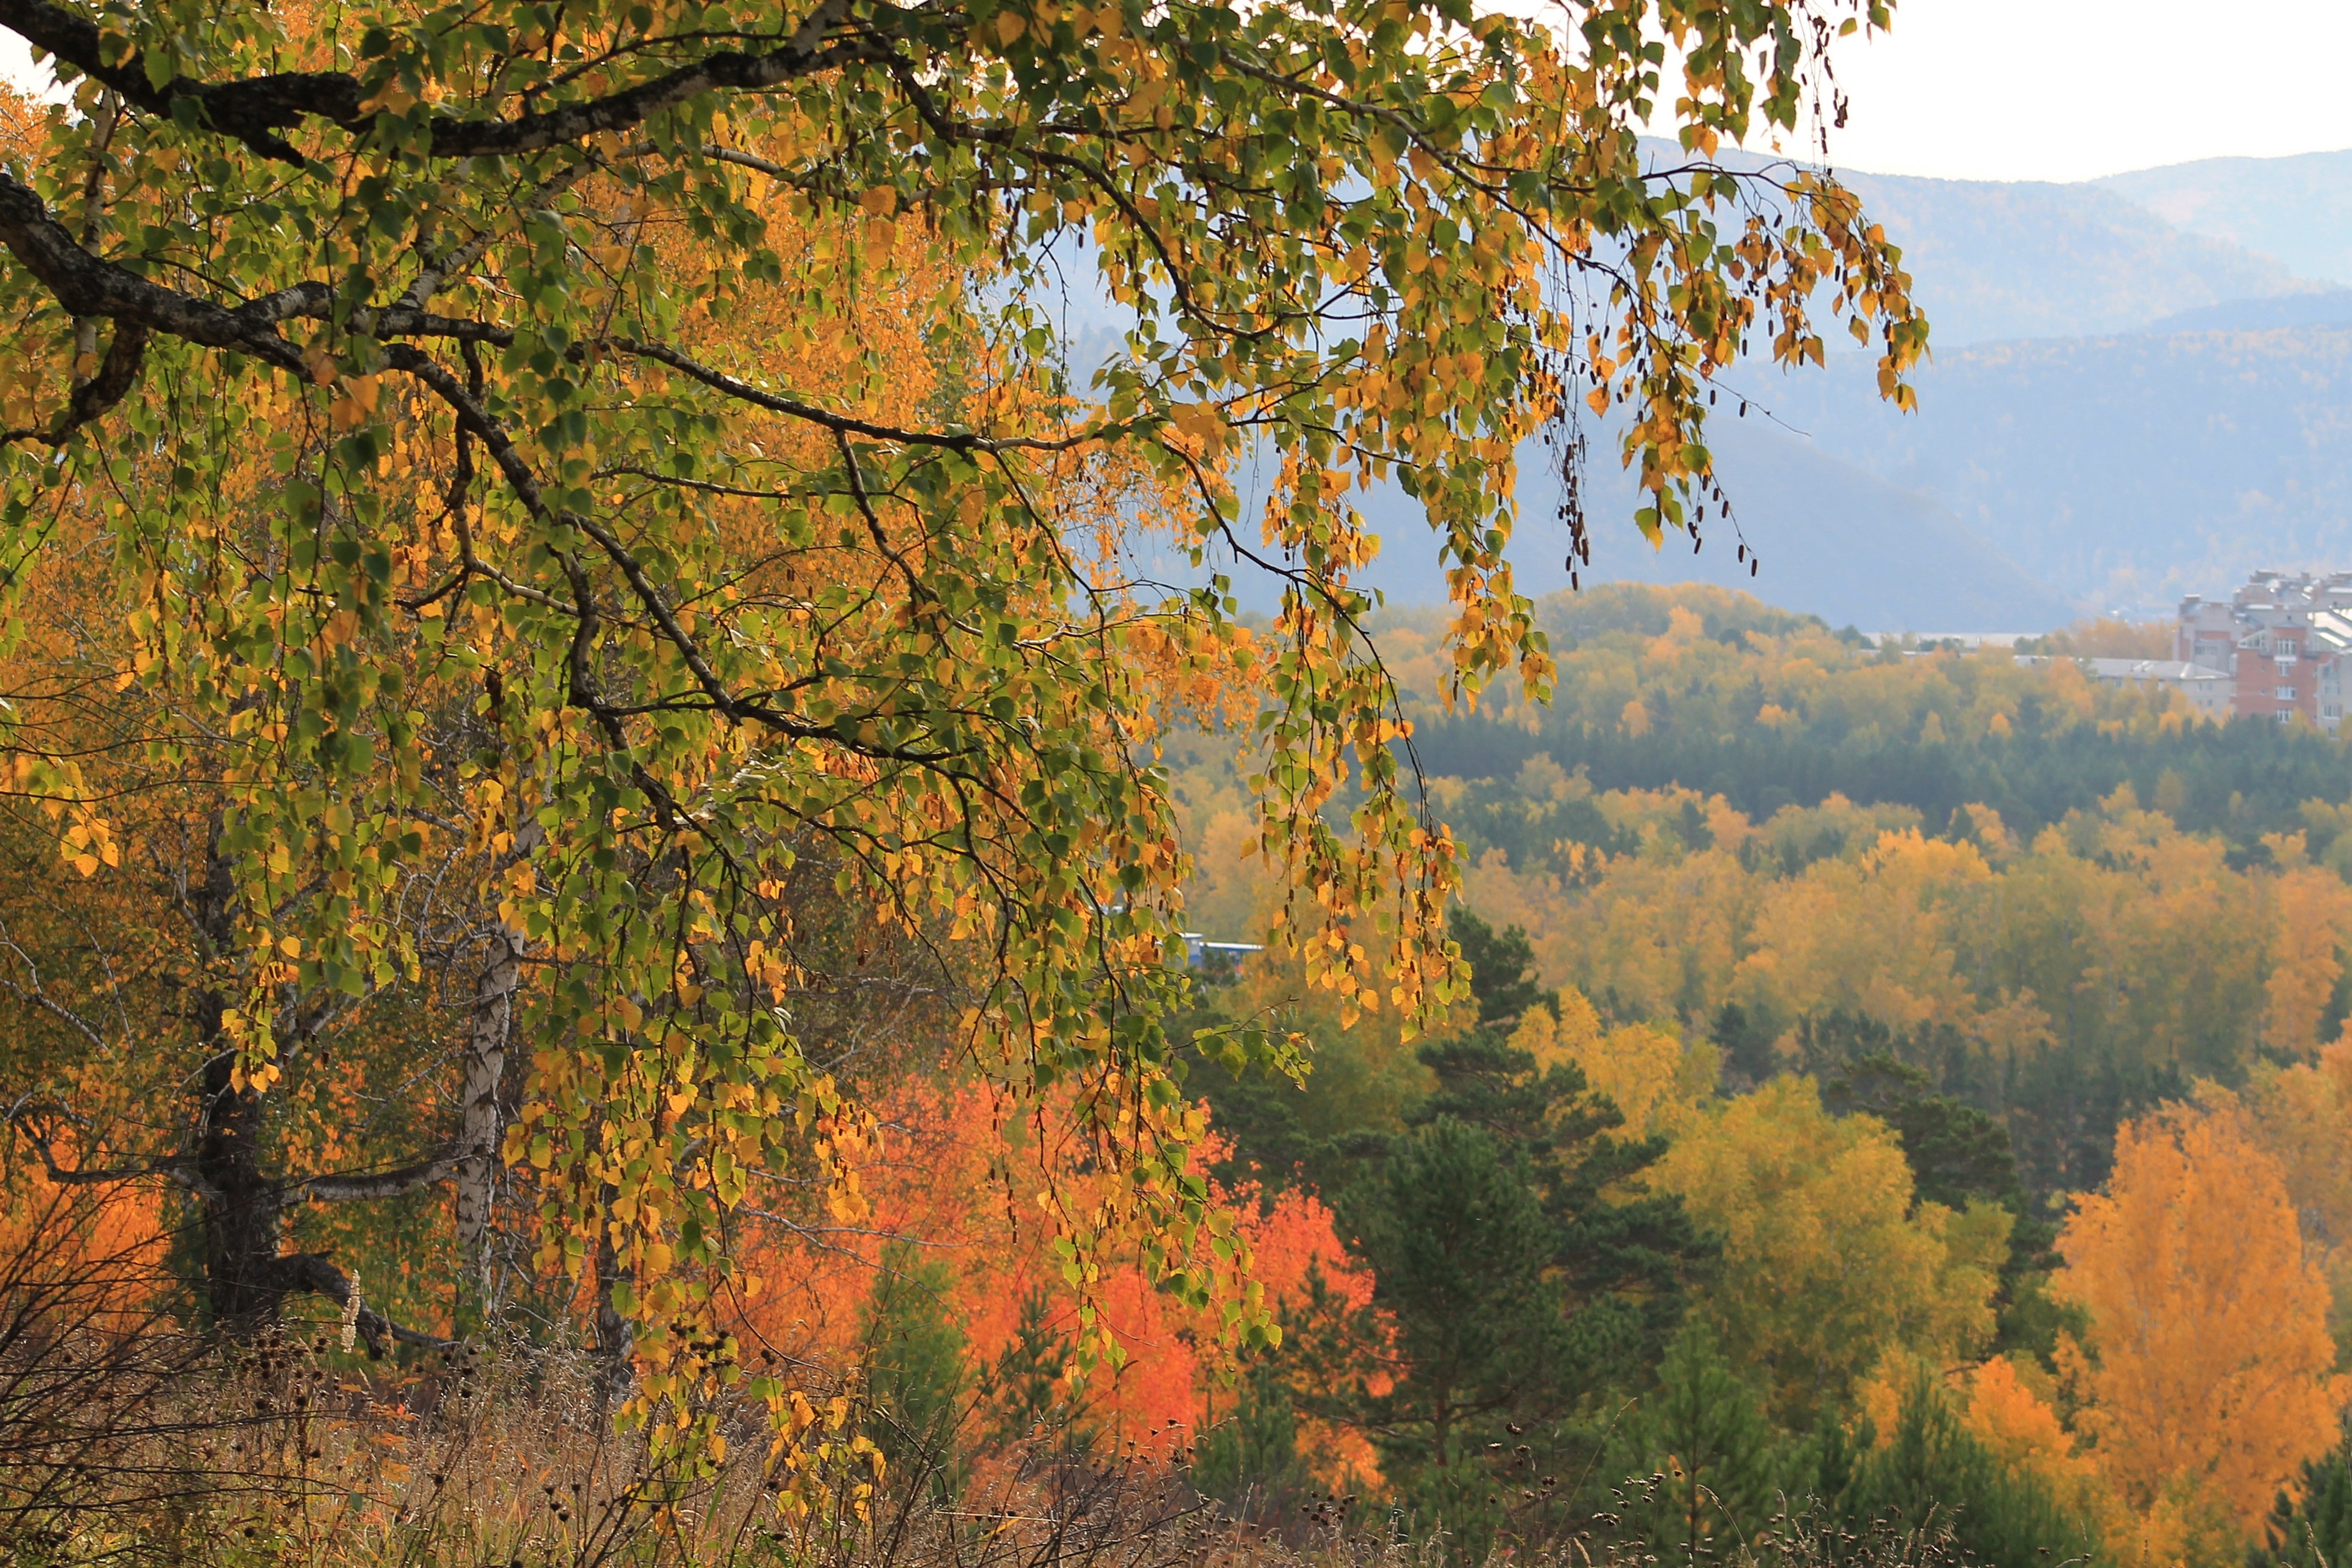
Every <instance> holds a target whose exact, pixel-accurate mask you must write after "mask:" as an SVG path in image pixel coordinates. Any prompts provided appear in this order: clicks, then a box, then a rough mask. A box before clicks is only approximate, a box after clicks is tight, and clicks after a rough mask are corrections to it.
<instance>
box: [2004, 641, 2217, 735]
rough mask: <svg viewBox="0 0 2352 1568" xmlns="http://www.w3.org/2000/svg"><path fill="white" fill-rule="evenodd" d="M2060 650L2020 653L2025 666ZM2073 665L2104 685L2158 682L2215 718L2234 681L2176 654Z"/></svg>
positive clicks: (2197, 711) (2205, 716)
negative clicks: (2174, 656) (2170, 656)
mask: <svg viewBox="0 0 2352 1568" xmlns="http://www.w3.org/2000/svg"><path fill="white" fill-rule="evenodd" d="M2065 657H2067V656H2065V655H2063V654H2046V653H2021V654H2019V655H2018V656H2017V662H2018V663H2020V664H2021V665H2024V666H2025V667H2027V668H2032V667H2033V666H2035V665H2042V664H2049V663H2052V662H2053V661H2054V660H2055V659H2058V658H2065ZM2073 662H2074V666H2075V667H2076V668H2079V669H2080V670H2082V672H2083V673H2084V675H2087V676H2089V677H2090V678H2091V679H2093V680H2095V681H2098V682H2099V683H2100V684H2101V685H2104V686H2159V687H2162V688H2164V689H2166V690H2168V691H2178V692H2179V693H2180V694H2181V696H2183V697H2185V698H2187V699H2188V700H2189V711H2190V712H2191V713H2194V714H2196V715H2197V716H2198V717H2199V718H2200V719H2211V720H2213V721H2216V722H2219V721H2222V720H2225V719H2227V718H2229V716H2230V702H2231V693H2232V692H2233V691H2234V690H2235V689H2236V682H2235V680H2234V679H2232V678H2231V674H2230V672H2229V671H2228V670H2226V669H2214V668H2210V667H2209V666H2206V665H2202V664H2195V663H2191V662H2190V661H2189V660H2187V659H2178V658H2077V659H2074V661H2073Z"/></svg>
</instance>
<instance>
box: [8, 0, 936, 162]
mask: <svg viewBox="0 0 2352 1568" xmlns="http://www.w3.org/2000/svg"><path fill="white" fill-rule="evenodd" d="M877 9H878V10H880V11H882V12H883V13H884V14H885V15H892V14H895V13H894V12H893V9H892V8H891V7H887V6H881V7H877ZM848 16H849V0H823V3H822V4H820V5H818V6H817V7H816V9H815V10H814V11H812V12H810V13H809V16H808V17H807V19H806V20H805V21H803V23H802V24H801V25H800V26H799V27H797V28H795V29H794V30H793V35H792V37H789V38H787V39H786V40H784V42H783V44H782V47H779V48H775V49H771V50H768V51H766V52H764V53H758V54H752V53H744V52H741V51H739V50H720V51H719V52H717V53H715V54H712V55H709V56H707V57H705V58H702V59H699V60H697V61H695V62H694V63H692V64H690V65H684V66H680V67H678V68H676V69H674V70H669V71H666V72H664V73H663V74H661V75H659V76H656V77H654V78H652V79H649V80H646V81H643V82H639V83H638V84H637V85H636V86H635V87H631V88H625V89H621V90H620V91H618V92H614V93H611V94H608V95H606V96H604V97H603V98H596V99H591V100H587V101H585V102H582V103H570V104H564V105H562V106H561V107H559V108H555V109H550V110H542V111H541V112H538V113H534V114H525V115H522V116H520V117H519V118H517V119H514V120H472V119H464V118H459V117H457V116H453V115H436V116H434V117H433V118H432V119H431V120H430V121H427V130H428V132H429V140H428V142H427V146H428V149H429V151H430V153H431V155H432V156H434V157H436V158H480V157H511V156H513V155H515V154H517V153H538V152H544V151H546V150H547V149H549V148H551V147H557V146H562V145H565V144H568V143H572V142H580V141H583V140H584V139H585V138H587V137H590V136H595V135H599V134H601V133H603V132H613V131H626V130H631V129H633V128H635V126H638V125H640V124H643V123H644V122H645V121H647V120H649V119H651V118H652V117H654V116H655V115H656V114H659V113H661V112H662V111H663V110H667V109H671V108H675V107H676V106H677V105H678V104H681V103H685V102H687V101H688V100H692V99H695V98H698V97H700V96H702V95H703V94H705V93H709V92H715V91H730V90H731V91H738V92H761V91H765V90H767V89H771V88H775V87H780V86H782V85H783V84H784V83H785V82H788V81H792V80H794V79H798V78H801V77H804V76H811V75H814V74H815V73H817V72H819V71H824V70H830V69H833V68H835V67H836V66H844V65H849V64H852V63H854V62H856V61H857V60H860V59H880V58H886V57H887V50H885V49H884V48H883V47H882V46H881V41H880V40H879V39H878V38H877V37H874V36H872V35H870V34H865V33H860V34H856V35H852V36H850V37H844V38H838V39H831V40H830V41H828V39H829V36H830V35H831V34H832V33H833V32H834V31H835V28H837V27H839V26H842V24H843V23H845V21H847V20H848ZM0 27H5V28H6V29H8V30H9V31H10V32H12V33H15V34H16V36H17V37H21V38H23V39H24V40H25V41H26V43H28V44H31V45H32V46H33V47H35V48H37V49H42V50H45V51H47V53H49V54H51V55H53V56H55V57H56V58H58V59H59V60H61V61H63V62H64V63H65V64H67V65H68V66H71V67H72V68H74V69H76V70H78V71H80V72H81V73H82V74H83V75H85V76H88V77H89V78H90V79H92V80H94V81H97V82H100V83H101V84H102V85H104V86H106V87H110V88H111V89H114V90H115V91H116V92H118V93H120V94H121V96H122V99H123V101H125V102H126V103H130V104H131V105H133V106H135V107H137V108H139V109H141V110H145V111H146V112H148V113H150V114H155V115H170V114H171V113H172V112H173V105H175V104H177V103H182V102H192V103H193V104H194V106H195V110H196V119H197V121H198V123H200V124H202V125H205V126H206V127H208V128H210V129H211V130H213V131H214V132H218V133H219V134H221V135H224V136H230V137H234V138H236V140H237V141H240V142H244V143H245V144H246V145H247V146H248V147H250V148H252V149H253V150H254V151H255V152H257V153H261V154H262V155H263V156H265V157H269V158H275V159H278V160H281V161H283V162H287V163H302V162H304V161H305V160H304V158H303V156H302V154H301V153H300V152H299V150H297V149H296V148H295V147H294V146H292V145H291V144H290V143H289V142H287V141H286V139H285V137H284V135H283V134H282V132H289V131H292V130H295V129H297V128H298V127H300V126H302V125H304V124H307V123H310V122H311V121H325V122H327V123H330V124H332V125H337V126H340V127H341V128H342V129H343V130H345V131H348V132H352V134H354V135H364V134H366V133H367V132H371V131H373V129H374V128H375V125H376V123H377V121H378V118H379V115H380V113H381V111H380V110H371V109H368V108H366V107H365V102H366V100H365V97H364V89H363V88H362V83H361V81H360V79H359V78H357V77H355V76H352V75H350V74H349V73H347V72H342V71H295V72H285V73H280V74H277V75H271V76H261V77H252V78H248V79H245V80H241V81H226V82H203V81H197V80H195V79H192V78H189V77H184V76H175V77H173V78H172V79H170V80H169V81H166V82H165V83H164V84H163V86H161V87H157V86H156V85H154V83H153V82H152V81H151V80H150V79H149V78H148V74H147V60H146V58H145V57H144V56H143V55H140V54H137V53H132V54H130V55H127V56H125V57H123V58H121V59H119V60H114V61H111V62H110V61H108V60H107V59H106V58H105V56H104V54H103V52H102V49H101V45H100V36H99V28H98V24H97V23H95V22H93V21H91V20H89V18H88V17H86V16H81V15H80V14H79V13H78V12H75V11H70V10H68V9H67V8H66V7H64V6H63V5H54V4H52V3H51V0H0Z"/></svg>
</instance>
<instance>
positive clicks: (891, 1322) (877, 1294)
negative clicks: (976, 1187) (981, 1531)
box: [861, 1242, 968, 1500]
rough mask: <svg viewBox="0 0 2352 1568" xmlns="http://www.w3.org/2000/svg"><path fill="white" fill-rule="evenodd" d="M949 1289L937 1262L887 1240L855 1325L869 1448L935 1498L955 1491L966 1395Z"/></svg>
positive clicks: (958, 1480) (959, 1337)
mask: <svg viewBox="0 0 2352 1568" xmlns="http://www.w3.org/2000/svg"><path fill="white" fill-rule="evenodd" d="M951 1283H952V1276H951V1275H950V1272H949V1270H948V1266H947V1265H946V1264H945V1263H944V1262H942V1261H940V1259H937V1258H923V1257H921V1255H920V1254H919V1251H918V1249H917V1248H916V1247H914V1246H913V1245H911V1244H909V1243H907V1242H893V1243H891V1244H890V1245H889V1246H887V1247H884V1248H883V1251H882V1271H881V1275H880V1277H879V1278H878V1279H877V1280H876V1281H875V1286H874V1294H873V1295H872V1297H871V1298H869V1299H868V1300H867V1301H866V1309H865V1312H864V1319H863V1322H862V1324H861V1328H862V1329H863V1331H864V1336H865V1341H866V1376H867V1388H868V1390H869V1392H870V1393H871V1394H872V1395H873V1399H874V1406H875V1419H876V1426H877V1428H878V1430H877V1436H876V1439H875V1441H876V1444H877V1446H878V1447H880V1448H881V1450H882V1453H883V1457H884V1458H887V1460H888V1461H889V1463H890V1468H891V1471H892V1473H893V1474H896V1475H898V1476H901V1477H905V1476H910V1475H919V1476H925V1477H928V1478H929V1479H928V1483H927V1484H928V1486H929V1489H930V1490H931V1491H932V1492H933V1493H934V1494H935V1495H937V1496H939V1497H940V1498H941V1499H943V1500H944V1499H950V1498H953V1497H954V1496H956V1495H957V1494H958V1493H959V1492H961V1490H962V1489H963V1466H962V1447H963V1445H962V1443H961V1441H960V1438H961V1433H960V1431H959V1427H960V1426H961V1422H962V1417H963V1410H964V1403H965V1395H966V1394H967V1392H968V1389H967V1386H966V1384H967V1379H966V1376H965V1372H964V1348H965V1346H964V1336H963V1331H962V1330H961V1329H960V1328H958V1327H957V1326H956V1323H955V1320H954V1319H953V1317H952V1316H950V1313H949V1311H948V1306H947V1292H948V1288H949V1286H950V1284H951Z"/></svg>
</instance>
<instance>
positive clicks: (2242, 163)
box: [2086, 151, 2352, 283]
mask: <svg viewBox="0 0 2352 1568" xmlns="http://www.w3.org/2000/svg"><path fill="white" fill-rule="evenodd" d="M2086 183H2087V184H2090V185H2093V186H2096V187H2098V188H2099V189H2102V190H2105V191H2110V192H2113V193H2114V194H2115V195H2119V196H2121V197H2123V198H2124V199H2126V201H2131V202H2136V203H2137V204H2138V205H2140V206H2142V207H2145V208H2146V209H2147V211H2149V212H2151V213H2153V214H2155V215H2156V216H2158V217H2160V218H2162V219H2163V220H2164V221H2165V222H2167V223H2168V224H2171V225H2172V226H2175V227H2176V228H2179V229H2180V230H2182V231H2183V232H2185V233H2189V234H2195V235H2200V236H2203V237H2208V238H2211V239H2220V240H2225V241H2227V242H2229V243H2230V244H2231V245H2235V246H2238V247H2242V248H2243V249H2246V250H2249V251H2252V252H2255V253H2257V254H2259V255H2263V256H2272V257H2276V258H2278V259H2279V260H2280V261H2282V262H2284V264H2285V265H2286V266H2288V267H2289V268H2293V269H2294V271H2295V272H2296V273H2298V274H2300V275H2301V276H2303V277H2305V278H2318V279H2326V280H2327V281H2329V282H2334V283H2352V151H2347V152H2341V153H2303V154H2301V155H2299V156H2296V157H2292V158H2207V159H2203V160H2200V161H2199V162H2197V163H2172V164H2168V165H2166V166H2165V167H2163V168H2159V169H2135V170H2133V171H2131V172H2130V173H2128V174H2111V175H2109V176H2107V177H2106V178H2105V179H2102V180H2092V181H2089V182H2086Z"/></svg>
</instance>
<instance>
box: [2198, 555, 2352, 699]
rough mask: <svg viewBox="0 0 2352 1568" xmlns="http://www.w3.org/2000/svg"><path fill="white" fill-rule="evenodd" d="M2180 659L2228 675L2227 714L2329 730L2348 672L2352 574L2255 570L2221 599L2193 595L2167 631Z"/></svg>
mask: <svg viewBox="0 0 2352 1568" xmlns="http://www.w3.org/2000/svg"><path fill="white" fill-rule="evenodd" d="M2172 651H2173V657H2174V658H2177V659H2181V660H2185V661H2187V662H2189V663H2190V664H2198V665H2202V666H2204V667H2205V668H2209V669H2216V670H2221V671H2225V672H2226V673H2227V674H2228V675H2229V676H2230V678H2231V693H2230V710H2231V712H2232V713H2245V714H2252V715H2254V716H2256V717H2268V718H2271V719H2274V720H2276V721H2278V722H2280V723H2282V724H2284V723H2286V722H2288V721H2291V720H2293V719H2294V718H2295V717H2296V716H2297V715H2298V714H2300V715H2301V716H2302V717H2303V718H2304V719H2305V721H2307V722H2309V723H2311V724H2313V725H2315V727H2317V728H2319V729H2322V730H2326V731H2331V732H2332V731H2335V730H2336V727H2337V726H2338V725H2340V724H2341V723H2342V722H2343V721H2344V702H2345V691H2344V688H2345V686H2346V684H2347V674H2348V673H2352V572H2331V573H2328V574H2326V575H2325V576H2315V575H2313V574H2311V573H2308V572H2305V573H2299V574H2295V575H2293V576H2289V575H2288V574H2285V573H2284V572H2257V573H2255V574H2253V575H2252V576H2251V577H2249V578H2248V579H2247V580H2246V582H2245V584H2244V585H2243V586H2242V587H2240V588H2239V589H2238V591H2237V592H2236V593H2234V594H2232V595H2230V597H2229V599H2228V600H2227V601H2226V602H2225V601H2221V600H2208V599H2205V598H2202V597H2200V596H2199V595H2194V594H2192V595H2189V597H2188V598H2186V599H2183V600H2182V601H2181V602H2180V619H2179V622H2178V623H2177V624H2176V625H2175V626H2174V627H2173V631H2172Z"/></svg>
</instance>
